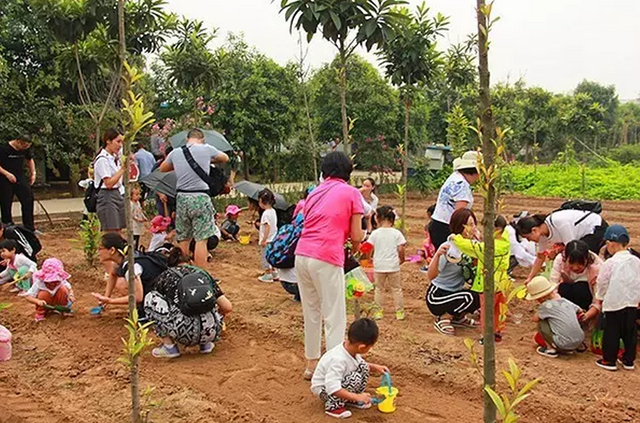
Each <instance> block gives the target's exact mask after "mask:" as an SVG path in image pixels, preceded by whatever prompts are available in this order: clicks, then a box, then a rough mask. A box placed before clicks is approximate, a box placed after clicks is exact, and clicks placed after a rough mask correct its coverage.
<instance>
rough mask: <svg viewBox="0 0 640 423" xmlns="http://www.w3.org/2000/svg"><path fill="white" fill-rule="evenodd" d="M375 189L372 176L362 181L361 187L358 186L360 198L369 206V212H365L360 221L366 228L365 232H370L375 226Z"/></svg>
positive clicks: (376, 204) (376, 208)
mask: <svg viewBox="0 0 640 423" xmlns="http://www.w3.org/2000/svg"><path fill="white" fill-rule="evenodd" d="M375 191H376V181H375V180H374V179H373V178H367V179H365V180H364V181H362V187H361V188H360V194H362V198H364V201H365V202H366V203H367V204H368V205H369V207H370V208H371V213H369V214H367V215H366V216H365V218H364V221H363V222H362V224H363V228H362V229H366V230H367V233H369V234H370V233H371V231H373V230H374V229H375V228H376V216H375V213H376V210H378V202H379V200H378V196H376V194H375Z"/></svg>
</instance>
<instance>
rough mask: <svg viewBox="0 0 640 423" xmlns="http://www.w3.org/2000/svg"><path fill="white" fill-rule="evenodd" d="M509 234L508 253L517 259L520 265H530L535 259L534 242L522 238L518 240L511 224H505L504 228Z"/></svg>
mask: <svg viewBox="0 0 640 423" xmlns="http://www.w3.org/2000/svg"><path fill="white" fill-rule="evenodd" d="M505 230H506V231H507V233H508V234H509V245H510V250H511V251H510V253H511V255H512V256H513V257H515V258H516V260H518V264H519V265H520V266H522V267H531V266H533V262H534V261H535V260H536V244H535V243H534V242H531V241H529V240H527V239H524V238H522V239H521V240H520V242H518V237H517V236H516V230H515V228H514V227H513V226H511V225H507V227H506V228H505Z"/></svg>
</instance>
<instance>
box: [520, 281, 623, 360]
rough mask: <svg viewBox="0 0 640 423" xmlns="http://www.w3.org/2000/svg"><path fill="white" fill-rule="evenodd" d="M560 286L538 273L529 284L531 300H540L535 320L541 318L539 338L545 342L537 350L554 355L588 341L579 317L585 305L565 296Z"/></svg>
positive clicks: (538, 340) (576, 347)
mask: <svg viewBox="0 0 640 423" xmlns="http://www.w3.org/2000/svg"><path fill="white" fill-rule="evenodd" d="M557 287H558V285H557V284H555V283H552V282H550V281H549V280H548V279H547V278H545V277H544V276H536V277H535V278H533V279H531V282H529V283H528V284H527V292H528V294H527V297H526V298H527V300H536V301H538V303H540V307H538V314H537V315H536V316H534V318H533V321H534V322H538V334H536V342H538V343H539V344H544V346H543V345H540V346H539V347H538V348H537V350H536V351H537V352H538V354H540V355H543V356H545V357H550V358H556V357H558V352H564V353H569V352H571V351H574V350H576V349H578V347H580V346H581V345H582V343H583V342H584V332H583V331H582V328H581V327H580V322H579V321H578V314H581V313H582V309H581V308H580V307H578V306H577V305H575V304H574V303H572V302H571V301H569V300H567V299H565V298H562V297H561V296H560V295H559V294H558V293H557V292H556V288H557ZM616 351H617V347H616Z"/></svg>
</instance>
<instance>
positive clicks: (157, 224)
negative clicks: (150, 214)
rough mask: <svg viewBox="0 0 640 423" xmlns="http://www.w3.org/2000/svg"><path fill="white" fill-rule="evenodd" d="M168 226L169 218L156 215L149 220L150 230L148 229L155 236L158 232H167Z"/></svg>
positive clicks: (169, 223)
mask: <svg viewBox="0 0 640 423" xmlns="http://www.w3.org/2000/svg"><path fill="white" fill-rule="evenodd" d="M169 225H171V218H170V217H164V216H160V215H158V216H156V217H154V218H153V219H151V229H150V230H151V233H153V234H157V233H160V232H164V231H166V230H167V228H168V227H169Z"/></svg>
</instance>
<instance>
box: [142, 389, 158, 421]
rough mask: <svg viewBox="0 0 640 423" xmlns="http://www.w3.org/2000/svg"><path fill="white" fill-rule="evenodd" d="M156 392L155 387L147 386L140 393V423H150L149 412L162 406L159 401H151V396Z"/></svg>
mask: <svg viewBox="0 0 640 423" xmlns="http://www.w3.org/2000/svg"><path fill="white" fill-rule="evenodd" d="M155 391H156V388H155V386H151V385H147V387H146V388H145V389H144V391H142V404H141V406H140V409H141V411H140V418H141V419H142V423H149V422H151V419H150V416H151V412H152V411H153V410H155V409H156V408H159V407H161V406H162V402H161V401H156V400H154V399H153V394H154V392H155Z"/></svg>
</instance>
